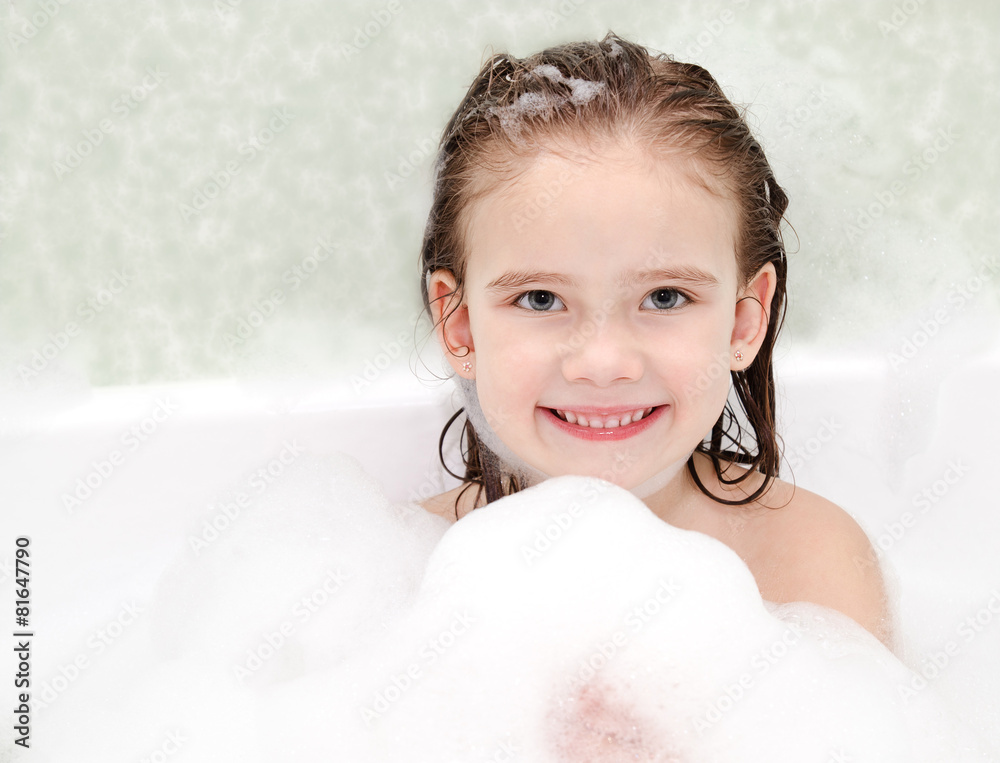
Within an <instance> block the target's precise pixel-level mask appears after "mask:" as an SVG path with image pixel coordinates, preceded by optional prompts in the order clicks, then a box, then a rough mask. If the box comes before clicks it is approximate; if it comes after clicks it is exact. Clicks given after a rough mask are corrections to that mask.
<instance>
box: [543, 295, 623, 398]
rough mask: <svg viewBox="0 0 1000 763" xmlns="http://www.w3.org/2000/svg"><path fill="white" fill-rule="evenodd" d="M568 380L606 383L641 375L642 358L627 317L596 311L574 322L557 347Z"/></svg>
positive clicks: (596, 384) (602, 385) (604, 384)
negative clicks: (579, 321) (571, 328)
mask: <svg viewBox="0 0 1000 763" xmlns="http://www.w3.org/2000/svg"><path fill="white" fill-rule="evenodd" d="M556 351H557V353H558V354H559V355H560V356H561V357H562V372H563V376H564V377H565V378H566V380H567V381H571V382H576V381H585V382H590V383H592V384H594V385H595V386H598V387H607V386H610V385H611V384H613V383H615V382H618V381H637V380H638V379H640V378H641V377H642V373H643V358H642V353H641V352H640V349H639V347H638V345H637V342H636V337H635V334H634V331H633V327H631V326H630V325H629V323H628V321H627V320H626V319H625V318H623V317H621V316H617V317H616V316H615V315H612V314H609V313H605V312H596V313H594V314H592V315H591V316H589V317H588V318H587V319H586V320H584V321H583V322H582V323H580V324H579V325H577V326H575V327H574V329H573V331H572V333H571V334H570V336H568V337H564V338H563V339H562V341H561V342H560V343H559V345H558V347H557V348H556Z"/></svg>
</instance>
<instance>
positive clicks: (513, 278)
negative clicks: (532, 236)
mask: <svg viewBox="0 0 1000 763" xmlns="http://www.w3.org/2000/svg"><path fill="white" fill-rule="evenodd" d="M654 281H681V282H683V283H686V284H689V285H691V286H701V287H705V288H711V287H714V286H718V285H719V279H717V278H716V277H715V276H713V275H712V274H711V273H706V272H705V271H704V270H700V269H698V268H696V267H692V266H690V265H681V266H677V267H667V268H655V269H654V270H628V271H625V272H623V273H620V274H619V276H618V285H619V286H622V287H626V288H627V287H629V286H634V285H635V284H639V283H650V282H654ZM532 284H558V285H560V286H570V287H574V288H575V287H577V286H578V284H577V281H576V279H574V278H570V277H569V276H566V275H563V274H562V273H551V272H546V271H541V270H512V271H509V272H507V273H504V274H503V275H501V276H499V277H498V278H494V279H493V280H492V281H490V282H489V283H488V284H487V285H486V290H487V291H496V292H503V291H514V290H517V289H523V288H524V287H525V286H529V285H532Z"/></svg>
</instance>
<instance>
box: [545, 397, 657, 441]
mask: <svg viewBox="0 0 1000 763" xmlns="http://www.w3.org/2000/svg"><path fill="white" fill-rule="evenodd" d="M669 407H670V406H669V405H656V406H653V407H651V408H639V409H636V410H635V411H630V412H626V413H623V414H621V415H613V416H596V417H589V418H588V417H587V416H586V415H585V414H579V415H578V414H574V413H573V412H572V411H561V410H557V409H555V408H542V409H541V410H542V411H543V413H544V415H545V417H546V418H547V419H548V420H549V421H551V422H552V423H553V424H554V425H555V426H556V427H557V428H558V429H560V430H561V431H563V432H565V433H566V434H569V435H572V436H573V437H576V438H578V439H581V440H601V441H611V440H624V439H626V438H628V437H635V436H636V435H637V434H640V433H641V432H644V431H646V430H647V429H649V427H651V426H652V425H653V424H654V423H656V421H657V420H659V418H660V417H661V416H662V415H663V412H664V411H665V410H666V409H667V408H669ZM594 419H596V421H595V420H594ZM626 421H627V422H628V423H624V422H626Z"/></svg>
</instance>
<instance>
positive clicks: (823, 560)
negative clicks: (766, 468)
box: [717, 467, 893, 648]
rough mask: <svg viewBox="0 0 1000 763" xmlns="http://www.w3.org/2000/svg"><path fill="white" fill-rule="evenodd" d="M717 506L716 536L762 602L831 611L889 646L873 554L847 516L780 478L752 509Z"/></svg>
mask: <svg viewBox="0 0 1000 763" xmlns="http://www.w3.org/2000/svg"><path fill="white" fill-rule="evenodd" d="M740 468H741V467H740ZM762 481H763V476H762V475H753V477H752V478H751V479H749V480H748V482H749V483H750V484H749V485H747V486H746V488H745V489H747V490H749V492H752V491H753V490H755V489H756V487H757V486H758V485H759V484H760V483H761V482H762ZM717 484H718V483H717ZM722 492H723V493H729V492H730V491H729V490H728V489H727V490H724V491H722ZM740 492H742V491H740ZM718 494H719V493H717V495H718ZM721 508H722V509H723V510H724V511H726V512H727V513H728V514H729V519H728V523H729V525H730V526H729V528H727V529H728V531H729V532H728V536H729V537H721V538H719V539H720V540H723V541H724V542H726V543H727V545H729V546H730V547H732V548H733V549H734V550H735V551H736V552H737V553H738V554H739V555H740V557H741V558H742V559H743V561H744V562H745V563H746V564H747V566H748V567H749V568H750V570H751V572H753V574H754V577H755V579H756V580H757V586H758V587H759V588H760V592H761V595H762V596H763V598H765V599H767V600H768V601H773V602H778V603H782V602H793V601H808V602H812V603H814V604H821V605H823V606H826V607H830V608H832V609H835V610H837V611H839V612H842V613H844V614H846V615H848V616H849V617H851V618H852V619H853V620H855V621H856V622H857V623H859V624H860V625H862V626H863V627H864V628H866V629H867V630H868V631H870V632H871V633H873V634H874V635H875V636H877V637H878V638H879V639H880V640H882V641H883V642H884V643H885V644H886V645H888V646H890V648H892V643H891V642H892V631H893V627H892V623H891V617H890V607H889V599H888V593H887V590H886V584H885V579H884V578H883V575H882V569H881V565H880V563H879V559H878V555H877V553H876V551H875V549H874V547H873V546H872V543H871V541H870V539H869V538H868V535H867V534H866V533H865V531H864V530H863V529H862V527H861V525H859V524H858V522H857V520H855V519H854V517H852V516H851V515H850V514H849V513H848V512H847V511H845V510H844V509H843V508H841V507H840V506H838V505H837V504H835V503H834V502H833V501H830V500H828V499H826V498H824V497H823V496H821V495H818V494H817V493H814V492H812V491H810V490H806V489H805V488H802V487H799V486H797V485H794V484H792V483H789V482H786V481H784V480H781V479H775V480H774V481H773V483H772V485H771V486H770V488H769V489H768V491H767V492H766V493H765V494H764V496H763V497H762V498H761V499H760V500H759V501H757V502H756V503H754V504H750V505H748V506H747V507H724V506H723V507H721Z"/></svg>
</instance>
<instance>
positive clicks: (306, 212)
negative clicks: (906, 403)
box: [0, 0, 1000, 390]
mask: <svg viewBox="0 0 1000 763" xmlns="http://www.w3.org/2000/svg"><path fill="white" fill-rule="evenodd" d="M0 18H2V36H3V39H2V40H0V43H2V44H0V108H2V112H0V131H2V132H0V180H2V187H0V201H2V204H0V216H2V217H0V224H2V233H0V236H2V239H0V247H2V248H0V369H2V372H3V373H2V377H0V379H2V381H0V384H3V385H4V386H5V387H6V388H7V389H12V390H19V389H23V388H25V387H46V386H53V385H56V386H58V385H60V384H80V383H90V384H94V385H109V384H133V383H146V382H153V381H166V380H177V379H199V378H217V377H225V376H234V375H236V376H240V377H249V378H259V377H265V376H266V377H275V376H277V377H287V376H292V377H310V378H322V377H328V376H332V375H343V374H351V373H356V372H357V371H358V370H360V369H361V368H362V367H363V366H364V364H365V362H366V360H368V359H369V358H371V357H373V355H374V354H375V353H378V352H380V351H381V350H380V349H379V348H380V347H382V348H385V347H390V346H391V343H392V342H400V344H401V346H402V347H403V349H405V350H408V348H409V347H411V346H412V340H413V337H414V335H416V337H417V339H418V344H419V342H420V338H421V337H423V336H424V333H425V330H426V327H425V326H423V325H420V326H418V325H416V323H415V317H416V315H417V314H418V309H419V291H418V286H417V266H416V260H417V255H418V249H419V243H420V236H421V233H422V230H423V224H424V216H425V214H426V210H427V208H428V206H429V178H430V170H431V166H432V146H433V144H434V143H435V142H436V140H437V136H438V134H439V132H440V130H441V129H442V128H443V126H444V124H445V121H446V120H447V118H448V116H449V115H450V113H451V111H452V110H453V109H454V108H455V106H456V105H457V103H458V101H459V99H460V98H461V96H462V94H463V93H464V90H465V88H466V87H467V86H468V84H469V82H470V80H471V78H472V77H473V76H474V74H475V73H476V71H477V70H478V67H479V65H480V63H481V61H482V59H483V57H484V55H486V54H487V53H488V52H489V51H490V49H491V48H492V49H496V50H502V49H507V50H509V51H510V52H512V53H514V54H515V55H526V54H529V53H531V52H533V51H535V50H536V49H539V48H541V47H544V46H546V45H549V44H554V43H557V42H562V41H566V40H570V39H577V38H599V37H601V36H603V35H604V33H605V32H607V31H608V30H609V29H613V30H614V31H616V32H618V33H619V34H621V35H623V36H626V37H629V38H631V39H634V40H636V41H639V42H641V43H643V44H646V45H648V46H651V47H653V48H656V49H659V50H663V51H667V52H672V53H674V54H675V55H676V56H677V57H678V58H682V59H685V58H686V59H688V60H693V61H696V62H698V63H701V64H703V65H705V66H707V67H708V68H709V70H710V71H712V72H713V74H715V76H716V77H717V78H718V79H719V80H720V82H721V83H722V84H723V86H724V87H725V88H726V90H727V92H728V93H729V94H730V96H731V97H732V98H733V99H734V100H737V101H740V102H744V103H747V104H749V105H750V110H751V119H752V124H755V125H756V126H757V130H758V132H759V135H760V136H761V138H762V141H763V143H764V145H765V148H766V150H767V151H768V154H769V157H770V158H771V161H772V164H773V165H774V166H775V169H776V172H777V173H778V176H779V180H780V181H781V182H782V183H783V184H784V185H785V186H786V187H787V188H788V190H789V194H790V196H791V199H792V205H791V207H790V210H789V219H790V222H791V224H792V225H793V226H794V230H795V233H796V234H797V238H796V235H794V234H790V236H789V249H790V252H791V264H792V274H791V277H790V293H791V300H792V301H791V311H790V314H789V317H788V320H787V322H786V329H787V331H788V335H789V339H790V340H791V341H793V342H801V343H802V344H817V343H819V344H822V345H823V346H824V347H827V348H829V347H845V348H846V351H848V352H868V351H872V352H877V353H882V354H885V353H887V352H890V351H892V350H893V348H894V347H896V346H898V345H899V344H900V343H901V342H902V341H903V340H904V339H905V338H906V337H907V336H908V335H910V334H912V332H913V331H914V330H916V329H917V328H918V327H919V325H920V322H921V321H923V320H926V319H927V317H928V316H932V315H933V314H934V311H935V310H937V309H940V308H941V306H945V307H947V309H949V310H957V309H960V310H962V311H966V310H976V311H982V312H983V315H985V316H991V317H993V316H995V315H996V311H995V308H996V303H997V293H998V289H997V285H996V284H997V281H1000V277H998V278H994V277H993V276H994V273H995V272H996V271H992V270H990V271H988V272H986V276H987V277H986V279H985V280H986V281H988V282H989V283H988V284H986V286H985V287H984V288H983V289H981V290H979V291H977V292H976V293H975V294H972V295H971V296H970V299H969V300H968V302H966V303H964V304H963V305H961V307H956V300H955V298H954V297H955V291H954V289H955V288H956V285H960V284H961V283H962V282H964V281H965V280H966V279H968V278H969V277H970V276H971V275H972V274H973V273H974V272H975V270H976V269H981V268H982V267H983V263H984V262H988V260H984V259H983V258H984V257H988V256H989V255H995V254H996V248H995V244H994V233H993V231H994V230H995V229H996V227H997V226H996V224H997V212H996V211H995V207H996V205H995V198H996V188H997V167H998V166H1000V157H998V143H997V139H996V137H995V134H994V132H993V130H992V125H993V124H995V123H996V121H997V117H998V115H1000V108H998V99H1000V97H998V90H997V88H996V87H995V83H996V82H997V81H998V80H1000V71H998V69H1000V65H998V54H997V53H996V41H997V39H1000V12H998V6H996V5H995V4H993V3H989V2H986V0H983V1H982V2H964V3H949V4H947V5H946V4H944V3H939V2H930V1H928V2H923V3H918V2H917V1H916V0H909V2H906V3H894V2H850V3H847V2H808V3H807V2H802V3H792V2H769V3H765V2H755V1H754V0H742V1H740V2H665V1H664V0H656V1H655V2H652V1H643V2H638V1H637V2H629V3H618V2H598V1H597V0H586V1H584V2H575V1H574V0H563V1H562V2H555V1H552V2H544V1H541V0H508V1H507V2H503V3H488V4H487V3H482V2H471V1H470V0H455V1H454V2H421V3H416V2H413V1H412V0H391V1H390V2H378V1H375V2H327V3H321V2H309V3H306V2H294V3H293V2H280V3H279V2H249V1H247V2H228V1H227V0H216V2H214V3H211V2H207V0H206V2H186V3H172V2H118V3H110V2H108V3H84V2H76V1H75V0H70V2H67V3H65V4H63V3H59V2H57V1H56V0H43V1H42V2H34V1H33V0H32V1H27V2H26V1H25V0H10V1H9V2H7V3H5V4H4V6H3V7H0ZM935 141H937V143H936V144H935ZM935 145H936V148H935ZM880 200H881V201H880ZM883 202H884V203H885V204H886V208H885V210H884V212H882V211H880V210H881V207H879V206H878V204H881V203H883ZM868 206H871V207H872V209H874V210H875V214H874V216H872V217H871V219H869V217H867V216H866V213H864V211H863V210H864V209H865V207H868ZM984 272H985V271H984ZM949 297H950V299H949ZM279 300H280V301H279ZM949 305H950V306H949ZM255 310H256V311H260V313H261V314H263V313H270V314H268V315H266V317H264V318H263V320H258V317H259V316H258V315H256V314H255V312H254V311H255ZM993 320H994V322H993V323H992V324H990V325H992V326H993V327H994V332H995V326H996V322H995V317H994V318H993ZM243 322H246V323H243ZM251 323H253V324H254V325H252V326H251V325H250V324H251ZM257 324H259V325H257ZM397 362H399V363H405V362H408V357H407V352H402V353H400V355H399V358H398V360H397Z"/></svg>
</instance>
